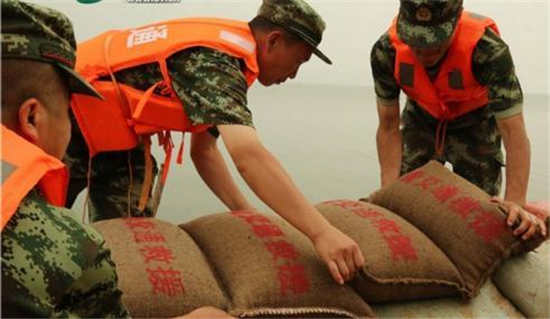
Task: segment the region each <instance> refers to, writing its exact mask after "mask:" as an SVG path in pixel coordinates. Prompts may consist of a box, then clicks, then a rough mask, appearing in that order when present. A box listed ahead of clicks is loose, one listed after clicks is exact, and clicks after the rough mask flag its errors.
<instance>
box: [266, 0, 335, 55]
mask: <svg viewBox="0 0 550 319" xmlns="http://www.w3.org/2000/svg"><path fill="white" fill-rule="evenodd" d="M258 16H259V17H262V18H264V19H266V20H268V21H270V22H272V23H273V24H276V25H278V26H280V27H282V28H284V29H285V30H287V31H288V32H290V33H292V34H295V35H297V36H298V37H300V38H301V39H302V40H304V41H305V42H306V43H308V44H309V45H311V46H312V47H313V53H315V55H317V56H318V57H319V58H321V60H323V61H325V62H326V63H328V64H332V61H330V59H329V58H328V57H327V56H326V55H324V54H323V52H321V50H319V49H318V48H317V46H318V45H319V44H320V43H321V39H322V36H323V31H324V30H325V22H324V21H323V19H322V18H321V16H320V15H319V14H318V13H317V12H315V10H314V9H313V8H312V7H311V6H310V5H309V4H307V3H306V2H305V1H303V0H263V3H262V6H261V7H260V10H258Z"/></svg>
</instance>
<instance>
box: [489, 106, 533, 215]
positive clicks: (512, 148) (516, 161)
mask: <svg viewBox="0 0 550 319" xmlns="http://www.w3.org/2000/svg"><path fill="white" fill-rule="evenodd" d="M497 125H498V129H499V131H500V134H501V135H502V141H503V143H504V148H505V149H506V193H505V195H504V198H505V199H506V200H508V201H512V202H515V203H517V204H519V205H524V204H525V201H526V194H527V184H528V181H529V171H530V169H531V146H530V143H529V138H528V137H527V132H526V130H525V123H524V121H523V114H521V113H520V114H518V115H514V116H511V117H509V118H505V119H500V120H497Z"/></svg>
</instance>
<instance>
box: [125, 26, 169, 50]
mask: <svg viewBox="0 0 550 319" xmlns="http://www.w3.org/2000/svg"><path fill="white" fill-rule="evenodd" d="M130 32H131V33H130V35H129V36H128V40H127V41H126V47H128V48H131V47H134V46H137V45H140V44H145V43H151V42H155V41H157V40H158V39H166V38H167V37H168V29H167V28H166V25H161V26H158V27H148V28H145V29H138V30H132V31H130Z"/></svg>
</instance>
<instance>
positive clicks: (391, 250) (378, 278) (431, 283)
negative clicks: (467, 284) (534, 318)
mask: <svg viewBox="0 0 550 319" xmlns="http://www.w3.org/2000/svg"><path fill="white" fill-rule="evenodd" d="M316 207H317V209H318V210H319V211H320V212H321V214H323V216H325V217H326V218H327V220H328V221H329V222H330V223H331V224H332V225H334V226H335V227H336V228H338V229H340V230H341V231H342V232H343V233H345V234H346V235H348V236H350V237H351V238H352V239H353V240H355V242H357V244H358V245H359V247H360V248H361V251H362V253H363V256H364V257H365V266H364V268H363V271H364V275H361V276H358V277H357V278H355V279H354V280H353V281H352V286H353V287H354V288H355V289H356V291H357V292H358V293H359V295H361V297H363V299H364V300H366V301H367V302H369V303H371V302H373V303H374V302H386V301H403V300H415V299H429V298H434V297H445V296H456V295H459V294H462V293H463V291H462V290H463V286H464V284H463V282H462V279H461V277H460V274H459V272H458V270H457V269H456V267H455V266H454V265H453V263H452V262H451V261H450V260H449V259H448V258H447V256H445V254H444V253H443V252H442V251H441V250H440V249H439V248H438V247H437V246H436V245H435V244H434V243H432V241H431V240H430V239H428V238H427V237H426V235H424V234H422V233H421V232H420V231H419V230H418V229H416V228H415V227H414V226H412V225H411V224H409V223H408V222H407V221H406V220H404V219H403V218H401V217H399V216H398V215H396V214H393V213H392V212H390V211H388V210H386V209H384V208H382V207H379V206H376V205H373V204H368V203H364V202H358V201H350V200H335V201H328V202H324V203H321V204H318V205H316Z"/></svg>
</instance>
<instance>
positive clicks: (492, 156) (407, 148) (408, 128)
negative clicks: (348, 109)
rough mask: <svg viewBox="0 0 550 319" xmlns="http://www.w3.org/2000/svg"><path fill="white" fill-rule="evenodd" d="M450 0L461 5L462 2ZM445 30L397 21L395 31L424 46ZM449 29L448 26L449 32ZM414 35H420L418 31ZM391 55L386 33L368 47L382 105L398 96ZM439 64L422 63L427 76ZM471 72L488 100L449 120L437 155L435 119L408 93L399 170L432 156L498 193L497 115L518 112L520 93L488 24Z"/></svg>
mask: <svg viewBox="0 0 550 319" xmlns="http://www.w3.org/2000/svg"><path fill="white" fill-rule="evenodd" d="M409 2H415V3H423V2H425V1H424V0H415V1H407V0H405V1H402V3H409ZM449 2H455V3H459V4H460V5H461V4H462V2H461V1H452V0H451V1H449ZM434 14H435V13H434ZM450 23H451V24H453V25H454V24H455V23H456V21H454V20H453V21H452V22H450ZM418 28H420V29H422V28H424V29H425V30H419V29H418ZM433 29H435V30H433ZM426 30H429V31H426ZM448 30H449V28H448V27H445V26H442V27H441V28H433V27H430V28H428V27H417V26H414V27H410V26H407V25H401V31H402V32H401V33H399V36H400V37H402V40H403V41H405V39H406V40H408V41H407V43H411V42H412V43H414V44H415V45H417V46H419V47H424V46H426V45H427V44H429V43H431V42H433V41H435V39H440V38H441V37H447V38H448V35H449V34H448ZM452 31H453V29H452V28H451V29H450V32H451V33H452ZM430 32H431V33H430ZM446 32H447V34H445V33H446ZM419 34H421V35H424V36H418V35H419ZM407 35H409V36H407ZM403 38H405V39H403ZM395 55H396V53H395V49H394V47H393V46H392V44H391V42H390V39H389V34H388V33H387V32H386V33H385V34H383V35H382V36H381V37H380V39H379V40H378V41H377V42H376V43H375V44H374V46H373V48H372V51H371V67H372V73H373V77H374V83H375V91H376V95H377V97H378V99H379V100H380V101H381V102H382V104H383V105H390V104H391V101H395V100H396V99H398V98H399V93H400V87H399V85H398V83H397V82H396V80H395V78H394V67H395ZM444 59H445V58H443V59H442V60H444ZM441 64H442V63H441V61H440V62H438V64H437V65H435V66H434V67H431V68H426V71H427V73H428V75H429V76H430V78H431V79H432V80H433V79H435V77H436V76H437V73H438V71H439V68H440V66H441ZM472 72H473V74H474V77H475V79H476V80H477V81H478V82H479V83H480V84H482V85H485V86H487V87H488V92H489V103H488V104H487V105H486V106H484V107H481V108H479V109H477V110H474V111H472V112H470V113H467V114H465V115H463V116H461V117H459V118H457V119H455V120H453V121H450V122H449V123H448V127H447V135H446V139H445V149H444V153H443V154H442V156H440V157H437V156H436V155H435V149H434V145H435V132H436V127H437V123H438V121H437V120H436V119H435V118H434V117H432V116H431V115H430V114H429V113H428V112H426V111H425V110H424V109H422V108H421V107H420V106H419V105H418V104H417V102H416V101H414V100H411V99H410V98H407V102H406V105H405V108H404V110H403V112H402V114H401V124H402V129H401V133H402V137H403V155H402V156H403V157H402V162H401V163H402V165H401V174H405V173H407V172H409V171H411V170H413V169H415V168H417V167H419V166H422V165H424V164H425V163H426V162H428V161H429V160H430V159H433V158H435V159H437V160H439V161H440V162H442V163H443V162H445V161H448V162H450V163H451V164H452V165H453V170H454V172H456V173H457V174H459V175H461V176H463V177H464V178H466V179H467V180H469V181H470V182H472V183H474V184H476V185H478V186H479V187H481V188H482V189H484V190H485V191H486V192H488V193H489V194H491V195H497V194H499V192H500V187H501V184H502V166H503V165H504V160H503V155H502V150H501V136H500V133H499V131H498V128H497V124H496V120H497V119H503V118H506V117H510V116H513V115H517V114H519V113H521V112H522V102H523V96H522V91H521V86H520V84H519V81H518V78H517V77H516V74H515V71H514V64H513V62H512V57H511V54H510V50H509V49H508V46H507V45H506V43H504V41H503V40H502V39H501V38H500V37H499V36H498V35H497V34H495V33H494V32H493V31H492V30H491V29H489V28H487V29H486V31H485V34H484V35H483V36H482V38H481V39H480V40H479V42H478V43H477V45H476V48H475V49H474V53H473V57H472Z"/></svg>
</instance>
